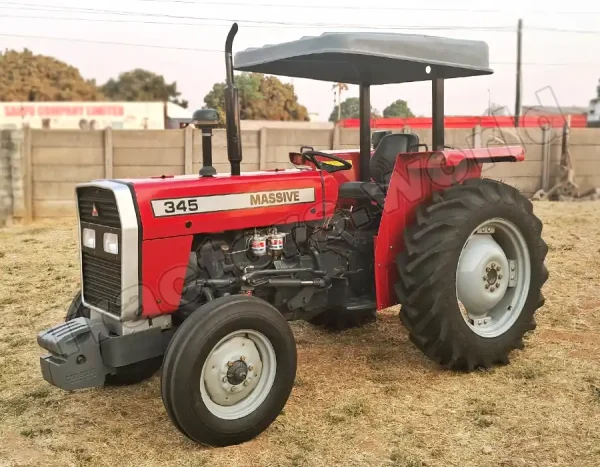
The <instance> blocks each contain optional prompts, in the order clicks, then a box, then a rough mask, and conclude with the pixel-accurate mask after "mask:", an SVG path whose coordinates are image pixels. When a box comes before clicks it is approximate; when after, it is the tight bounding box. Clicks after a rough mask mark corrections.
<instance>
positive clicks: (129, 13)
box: [0, 2, 514, 31]
mask: <svg viewBox="0 0 600 467" xmlns="http://www.w3.org/2000/svg"><path fill="white" fill-rule="evenodd" d="M0 4H3V5H7V4H8V5H16V6H14V7H13V8H14V9H24V10H31V8H23V6H25V7H36V8H37V9H38V10H40V11H51V12H52V11H56V12H65V13H67V12H68V13H90V14H103V15H118V16H143V17H159V18H169V19H176V20H186V21H189V20H200V21H224V22H227V23H229V24H231V23H232V22H239V23H249V24H258V25H265V24H269V25H278V26H286V27H290V26H292V27H294V26H295V27H302V28H318V29H323V28H348V29H367V30H373V29H375V30H380V29H382V30H444V31H449V30H478V31H497V30H506V29H511V30H514V28H513V27H512V26H397V25H372V26H365V25H363V24H339V23H294V22H289V21H268V20H249V19H241V18H210V17H197V16H189V15H186V16H181V15H171V14H157V13H145V12H134V11H119V10H98V9H95V8H70V7H53V6H48V5H39V4H35V3H21V2H0Z"/></svg>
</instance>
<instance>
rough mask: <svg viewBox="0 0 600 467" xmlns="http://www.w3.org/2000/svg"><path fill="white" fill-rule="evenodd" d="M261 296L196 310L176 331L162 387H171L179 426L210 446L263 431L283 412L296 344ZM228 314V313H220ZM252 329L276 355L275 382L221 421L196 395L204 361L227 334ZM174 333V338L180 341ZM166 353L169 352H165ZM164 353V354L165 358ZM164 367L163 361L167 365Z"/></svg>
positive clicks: (290, 387)
mask: <svg viewBox="0 0 600 467" xmlns="http://www.w3.org/2000/svg"><path fill="white" fill-rule="evenodd" d="M260 302H262V300H252V301H249V300H240V301H237V302H230V303H228V304H227V309H222V307H216V308H213V310H212V313H209V314H208V315H205V316H200V315H198V316H197V317H198V318H202V319H195V320H193V321H192V320H191V318H195V317H196V316H195V314H196V313H199V314H201V313H202V311H201V310H198V311H197V312H195V313H194V314H193V315H192V316H191V317H190V318H188V320H186V322H184V323H183V325H182V327H181V328H180V329H179V330H178V331H177V334H180V333H181V334H180V335H179V337H180V338H183V340H182V341H177V342H172V349H173V351H174V352H176V353H177V356H176V357H175V360H174V361H173V366H172V368H171V369H170V371H169V372H168V376H167V377H169V378H170V381H165V382H164V384H163V390H165V389H166V390H167V391H169V396H170V397H169V399H170V400H171V401H170V404H169V409H170V410H171V411H172V415H173V416H174V417H175V419H176V421H177V424H178V425H179V427H180V428H181V429H182V431H184V432H185V433H186V434H187V435H188V436H189V437H190V438H192V439H194V440H196V441H199V442H202V443H205V444H212V445H223V444H233V443H238V442H241V441H245V440H246V439H250V438H252V437H254V436H255V435H256V434H258V433H260V432H261V431H263V430H264V429H265V428H266V427H267V426H269V425H270V424H271V422H272V421H273V420H274V419H275V418H276V417H277V415H278V414H279V413H280V412H281V409H283V407H284V406H285V403H286V402H287V399H288V397H289V394H290V391H291V389H292V386H293V383H294V378H295V375H296V345H295V340H294V336H293V333H292V332H291V329H290V328H289V325H288V324H287V322H286V321H285V319H284V318H283V317H282V316H281V315H280V314H279V312H278V311H277V310H276V309H274V308H272V307H271V306H270V305H268V304H267V303H266V302H263V303H260ZM224 315H226V316H224ZM241 329H250V330H255V331H258V332H260V333H262V334H263V335H264V336H265V337H266V338H267V339H269V341H270V343H271V345H272V346H273V349H274V351H275V355H276V373H275V380H274V382H273V385H272V387H271V389H270V391H269V394H268V395H267V397H266V398H265V400H264V401H263V402H262V403H261V405H260V406H259V407H258V408H257V409H256V410H255V411H254V412H252V413H251V414H249V415H247V416H245V417H242V418H239V419H235V420H224V419H221V418H219V417H217V416H215V415H214V414H213V413H212V412H211V411H210V410H209V409H208V408H207V407H206V404H205V403H204V401H203V400H202V396H201V393H200V384H201V381H200V377H201V373H202V368H203V365H204V363H205V361H206V359H207V358H208V356H209V355H210V353H211V352H212V350H213V349H214V347H215V346H216V345H217V344H218V343H219V341H220V340H221V339H222V338H223V337H225V336H227V335H228V334H230V333H232V332H235V331H238V330H241ZM177 334H176V335H175V336H174V338H173V340H174V341H175V340H176V339H178V336H177ZM167 352H169V351H167ZM166 358H167V357H165V360H166ZM165 367H166V365H165Z"/></svg>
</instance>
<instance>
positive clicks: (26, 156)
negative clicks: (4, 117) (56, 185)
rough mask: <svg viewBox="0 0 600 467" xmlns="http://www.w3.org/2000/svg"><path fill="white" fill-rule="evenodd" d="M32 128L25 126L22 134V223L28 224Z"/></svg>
mask: <svg viewBox="0 0 600 467" xmlns="http://www.w3.org/2000/svg"><path fill="white" fill-rule="evenodd" d="M32 139H33V130H32V129H31V128H29V127H25V130H24V136H23V199H24V201H25V203H24V204H25V212H24V213H23V223H24V224H30V223H31V222H32V221H33V160H32V154H31V152H32Z"/></svg>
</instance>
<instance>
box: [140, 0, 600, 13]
mask: <svg viewBox="0 0 600 467" xmlns="http://www.w3.org/2000/svg"><path fill="white" fill-rule="evenodd" d="M135 1H138V2H149V3H183V4H186V5H228V6H250V7H271V8H301V9H302V8H304V9H310V10H313V9H319V10H369V11H423V12H427V11H440V12H441V11H443V12H446V13H452V12H456V13H476V14H479V13H481V14H489V13H511V12H508V11H506V10H500V9H483V10H479V9H478V10H473V9H469V8H438V7H435V8H422V7H421V8H417V7H386V6H355V5H339V6H333V5H332V6H329V5H297V4H280V3H243V2H221V1H219V2H214V1H194V0H135ZM520 13H529V14H535V15H560V16H562V15H579V16H583V15H585V16H589V15H600V12H598V11H548V10H529V11H521V12H520Z"/></svg>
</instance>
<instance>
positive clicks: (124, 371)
mask: <svg viewBox="0 0 600 467" xmlns="http://www.w3.org/2000/svg"><path fill="white" fill-rule="evenodd" d="M89 317H90V309H89V308H87V307H86V306H85V305H84V304H83V301H82V300H81V292H78V293H77V294H76V295H75V297H73V301H72V302H71V305H70V306H69V309H68V310H67V316H66V317H65V322H66V321H71V320H72V319H75V318H88V319H89ZM161 363H162V357H156V358H150V359H148V360H144V361H142V362H137V363H132V364H131V365H126V366H122V367H119V368H117V370H116V373H115V374H114V375H112V374H109V375H106V379H105V380H104V384H105V386H126V385H130V384H137V383H141V382H142V381H144V380H146V379H148V378H151V377H152V375H154V373H156V372H157V371H158V370H159V368H160V365H161Z"/></svg>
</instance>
